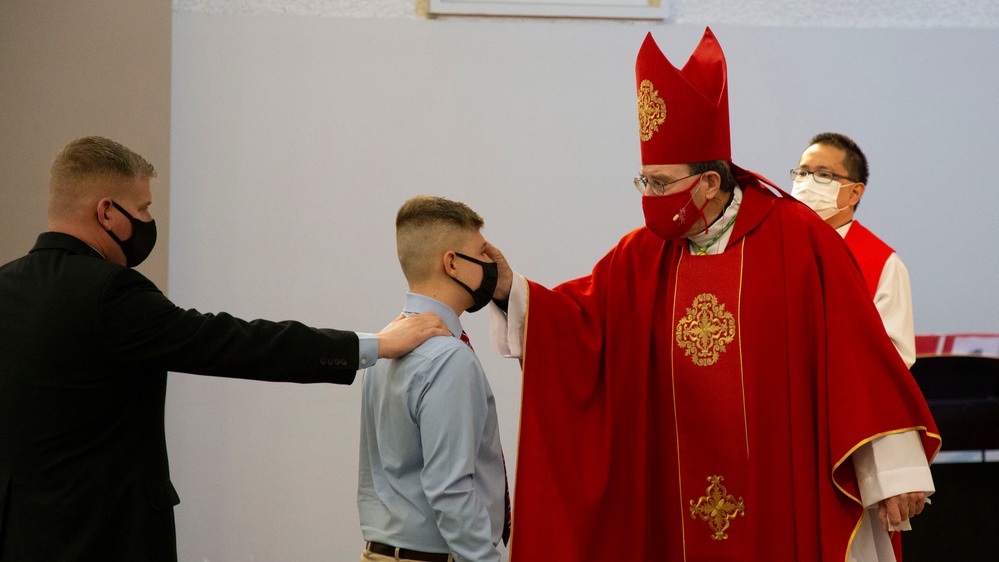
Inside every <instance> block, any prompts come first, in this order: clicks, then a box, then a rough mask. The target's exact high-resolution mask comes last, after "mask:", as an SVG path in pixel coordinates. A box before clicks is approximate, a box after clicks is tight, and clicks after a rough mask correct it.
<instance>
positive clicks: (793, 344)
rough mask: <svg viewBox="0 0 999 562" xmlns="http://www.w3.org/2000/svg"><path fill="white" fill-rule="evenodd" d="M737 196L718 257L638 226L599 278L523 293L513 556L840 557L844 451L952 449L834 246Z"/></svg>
mask: <svg viewBox="0 0 999 562" xmlns="http://www.w3.org/2000/svg"><path fill="white" fill-rule="evenodd" d="M740 183H741V184H742V185H743V186H744V198H743V202H742V206H741V208H740V210H739V215H738V218H737V219H736V223H735V226H734V227H733V234H732V238H731V240H730V242H729V244H728V247H727V248H726V251H725V252H723V253H721V254H718V255H714V256H693V255H690V254H689V252H688V251H687V248H686V247H685V244H678V243H674V242H670V243H665V242H663V241H662V240H661V239H659V238H657V237H656V236H655V235H654V234H652V233H651V232H650V231H648V230H647V229H646V228H640V229H638V230H636V231H634V232H632V233H630V234H628V235H627V236H625V237H624V238H623V239H622V240H621V242H620V243H619V244H618V245H617V247H615V248H614V249H613V250H611V251H610V253H608V254H607V255H606V256H605V257H604V258H603V259H602V260H601V261H600V262H599V263H598V264H597V265H596V267H595V268H594V270H593V272H592V274H591V275H589V276H586V277H583V278H580V279H576V280H573V281H569V282H567V283H564V284H562V285H560V286H558V287H556V288H555V289H552V290H549V289H545V288H544V287H541V286H540V285H538V284H536V283H533V282H530V283H529V295H528V316H527V333H526V337H525V350H524V388H523V406H522V418H521V434H520V450H519V457H518V467H517V488H516V496H515V503H514V510H515V511H514V522H515V524H514V530H515V532H514V534H513V543H512V545H511V549H512V550H511V556H512V558H511V560H512V561H513V562H531V561H533V560H551V559H555V560H567V561H573V562H607V561H610V560H620V559H626V560H656V561H673V560H677V561H680V560H686V561H699V560H703V561H707V560H711V561H725V560H744V561H759V560H802V561H819V560H828V561H837V562H839V561H842V560H845V558H846V553H847V550H848V548H849V545H850V541H851V540H852V537H853V535H854V533H855V532H856V529H857V526H858V523H859V521H860V518H861V514H862V508H861V506H860V503H859V491H858V486H857V483H856V477H855V474H854V471H853V464H852V461H851V460H850V458H849V455H850V453H851V452H852V451H854V450H855V449H856V448H857V447H859V446H860V445H862V444H864V443H866V442H868V441H870V440H871V439H874V438H875V437H878V436H881V435H885V434H889V433H893V432H900V431H907V430H912V429H917V430H919V431H920V434H921V436H922V440H923V446H924V448H925V450H926V451H927V455H928V456H929V455H932V454H935V452H936V451H937V449H938V448H939V437H938V436H937V435H936V427H935V426H934V424H933V420H932V417H931V416H930V413H929V410H928V409H927V407H926V403H925V401H924V400H923V397H922V394H921V393H920V391H919V389H918V388H917V387H916V385H915V383H914V382H913V380H912V377H911V375H910V374H909V372H908V370H907V369H906V368H905V365H904V364H903V363H902V360H901V359H900V358H899V356H898V352H897V351H895V348H894V346H893V345H892V343H891V341H890V340H889V339H888V337H887V335H886V334H885V332H884V328H883V327H882V325H881V320H880V318H879V317H878V313H877V311H876V309H875V308H874V306H873V304H872V303H871V301H870V298H869V297H868V295H867V290H866V288H865V286H864V282H863V280H862V278H861V276H860V273H859V271H857V268H856V265H855V264H854V262H853V260H852V258H851V256H850V253H849V251H848V249H847V247H846V245H845V244H844V243H843V241H842V239H841V238H840V237H839V235H838V234H837V233H836V232H835V231H834V230H833V229H831V228H829V227H828V225H826V224H825V223H824V222H823V221H821V220H820V219H818V217H817V216H816V215H815V214H814V213H813V212H812V211H811V210H809V209H808V208H806V207H805V206H803V205H801V204H800V203H798V202H796V201H794V200H791V199H790V198H779V197H776V196H775V195H773V194H772V193H771V192H769V191H766V190H764V189H763V188H761V187H760V186H759V184H758V183H756V181H755V179H752V178H750V177H748V176H743V177H740ZM827 279H832V280H834V281H830V282H826V280H827Z"/></svg>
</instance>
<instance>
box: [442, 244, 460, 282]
mask: <svg viewBox="0 0 999 562" xmlns="http://www.w3.org/2000/svg"><path fill="white" fill-rule="evenodd" d="M457 257H458V256H457V255H455V253H454V250H448V251H446V252H444V256H443V257H442V258H441V261H442V262H443V264H444V273H447V274H448V276H450V277H454V276H455V275H456V273H457V268H456V267H455V266H454V260H455V259H457Z"/></svg>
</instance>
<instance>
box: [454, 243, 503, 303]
mask: <svg viewBox="0 0 999 562" xmlns="http://www.w3.org/2000/svg"><path fill="white" fill-rule="evenodd" d="M454 255H456V256H458V257H459V258H462V259H465V260H468V261H470V262H473V263H477V264H479V265H481V266H482V283H480V284H479V288H478V289H475V290H474V291H473V290H472V289H471V287H469V286H468V285H466V284H464V283H462V282H461V281H458V280H457V279H455V278H454V277H452V278H451V279H454V282H455V283H457V284H459V285H461V286H462V287H464V288H465V290H466V291H468V293H469V294H470V295H472V300H473V301H475V304H473V305H472V306H470V307H468V308H466V309H465V312H476V311H478V310H481V309H482V307H483V306H486V305H487V304H489V301H491V300H492V299H493V293H494V292H496V280H497V279H498V278H499V267H498V266H497V265H496V262H488V261H479V260H477V259H475V258H471V257H468V256H466V255H465V254H459V253H458V252H455V253H454Z"/></svg>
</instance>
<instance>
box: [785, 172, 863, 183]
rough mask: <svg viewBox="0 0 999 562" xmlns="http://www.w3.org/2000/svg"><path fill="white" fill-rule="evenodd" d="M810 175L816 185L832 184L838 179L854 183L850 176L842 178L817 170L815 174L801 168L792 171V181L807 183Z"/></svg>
mask: <svg viewBox="0 0 999 562" xmlns="http://www.w3.org/2000/svg"><path fill="white" fill-rule="evenodd" d="M808 174H811V175H812V177H813V178H815V182H816V183H831V182H832V181H833V180H834V179H836V178H841V179H844V180H850V181H854V180H853V178H851V177H850V176H841V175H839V174H834V173H832V172H828V171H826V170H816V171H814V172H809V171H808V170H803V169H801V168H794V169H793V170H791V179H792V180H794V181H805V180H806V179H808Z"/></svg>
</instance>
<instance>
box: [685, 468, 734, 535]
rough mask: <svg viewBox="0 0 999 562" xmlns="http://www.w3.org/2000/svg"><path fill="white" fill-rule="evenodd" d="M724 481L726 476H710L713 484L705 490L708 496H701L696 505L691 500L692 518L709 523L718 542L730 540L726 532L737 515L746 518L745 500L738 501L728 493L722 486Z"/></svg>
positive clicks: (709, 479)
mask: <svg viewBox="0 0 999 562" xmlns="http://www.w3.org/2000/svg"><path fill="white" fill-rule="evenodd" d="M724 479H725V477H724V476H709V477H708V482H711V485H710V486H708V488H707V490H705V494H706V495H704V496H701V497H700V499H698V500H697V503H696V504H695V503H694V500H690V517H691V518H692V519H697V517H698V516H699V517H700V518H701V520H702V521H707V522H708V525H709V526H710V527H711V529H712V530H714V532H715V534H714V535H712V536H711V538H712V539H714V540H716V541H723V540H725V539H727V538H728V535H727V534H726V533H725V530H726V529H728V527H729V525H731V524H732V520H733V519H735V516H736V515H741V516H743V517H745V516H746V507H745V503H744V502H743V499H742V498H741V497H740V498H739V499H738V500H736V499H735V496H733V495H732V494H729V493H728V490H727V489H726V488H725V486H723V485H722V484H721V481H722V480H724Z"/></svg>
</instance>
